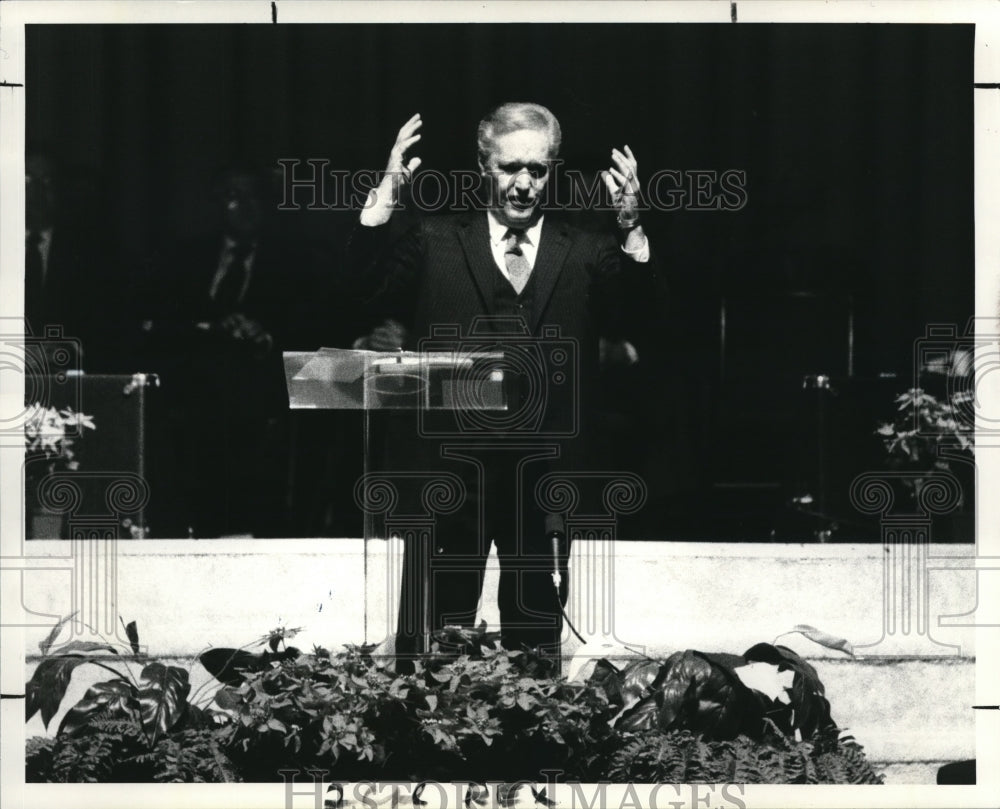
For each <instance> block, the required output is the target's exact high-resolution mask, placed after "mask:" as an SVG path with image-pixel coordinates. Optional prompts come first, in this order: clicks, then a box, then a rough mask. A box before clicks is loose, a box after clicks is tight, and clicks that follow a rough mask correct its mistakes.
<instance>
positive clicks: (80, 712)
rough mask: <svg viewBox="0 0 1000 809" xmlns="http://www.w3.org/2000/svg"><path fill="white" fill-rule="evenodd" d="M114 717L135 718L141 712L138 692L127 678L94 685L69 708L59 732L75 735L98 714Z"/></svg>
mask: <svg viewBox="0 0 1000 809" xmlns="http://www.w3.org/2000/svg"><path fill="white" fill-rule="evenodd" d="M102 713H107V714H109V715H110V716H111V717H113V718H118V719H123V718H124V719H134V718H136V716H137V715H138V713H139V700H138V692H137V691H136V688H135V686H134V685H132V683H130V682H127V681H126V680H108V681H106V682H103V683H96V684H94V685H92V686H91V687H90V688H89V689H88V690H87V693H86V694H84V695H83V699H81V700H80V701H79V702H78V703H76V705H74V706H73V707H72V708H70V709H69V711H68V712H67V713H66V715H65V716H64V717H63V720H62V722H61V723H60V724H59V733H60V734H66V735H69V736H71V735H73V734H75V733H76V732H77V731H79V730H81V729H82V728H84V727H86V725H87V723H88V722H89V721H90V719H91V718H92V717H94V716H96V715H97V714H102Z"/></svg>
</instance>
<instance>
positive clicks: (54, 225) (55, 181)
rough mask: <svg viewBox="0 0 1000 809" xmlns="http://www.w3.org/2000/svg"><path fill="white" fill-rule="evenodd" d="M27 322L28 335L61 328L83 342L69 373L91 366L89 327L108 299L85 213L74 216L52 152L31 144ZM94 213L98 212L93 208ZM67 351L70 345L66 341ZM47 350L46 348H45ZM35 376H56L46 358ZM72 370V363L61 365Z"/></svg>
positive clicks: (27, 155)
mask: <svg viewBox="0 0 1000 809" xmlns="http://www.w3.org/2000/svg"><path fill="white" fill-rule="evenodd" d="M24 179H25V187H24V203H25V205H24V219H25V234H24V238H25V242H24V317H25V321H26V325H25V330H26V333H28V334H31V335H32V336H34V337H35V338H44V336H45V333H46V327H49V326H58V327H61V329H62V333H63V337H65V338H70V339H73V340H79V341H80V342H81V344H83V345H81V350H80V352H79V354H78V355H77V356H75V357H73V358H72V359H71V362H70V364H69V367H75V366H78V365H80V366H83V367H89V366H90V365H91V359H92V355H95V354H97V353H99V352H96V351H93V350H92V349H93V347H94V346H93V344H94V340H93V339H91V338H92V335H91V333H90V332H91V331H92V330H90V329H88V325H91V324H92V323H93V322H96V321H97V320H98V319H99V317H98V316H97V315H96V314H95V313H96V312H97V311H98V307H100V306H101V305H102V303H103V301H102V300H101V296H106V291H105V290H103V289H102V288H101V287H102V280H103V279H102V278H101V277H100V273H101V272H102V271H103V269H104V268H105V265H106V262H105V261H102V260H100V259H99V258H98V256H99V255H100V251H99V250H98V249H97V239H96V237H95V233H97V232H98V230H99V228H97V227H94V226H93V225H92V224H89V223H87V221H86V216H85V215H84V214H85V213H88V212H85V211H81V210H74V208H75V207H76V206H74V205H72V203H70V204H67V201H66V199H65V194H64V193H63V189H62V186H63V183H62V182H61V180H62V177H61V172H60V171H59V170H58V166H57V161H56V160H55V159H54V157H53V156H52V154H51V153H50V152H49V150H48V149H46V148H44V147H43V146H41V145H39V144H29V145H28V148H27V150H26V152H25V178H24ZM89 207H90V208H91V209H92V208H93V207H95V206H89ZM60 344H61V345H66V343H65V342H62V341H60ZM43 345H44V343H43ZM38 360H39V364H37V365H33V367H32V369H31V370H32V371H34V372H40V373H48V372H54V370H55V368H54V366H51V364H49V365H46V364H45V359H44V356H39V357H38ZM59 365H60V367H66V363H59Z"/></svg>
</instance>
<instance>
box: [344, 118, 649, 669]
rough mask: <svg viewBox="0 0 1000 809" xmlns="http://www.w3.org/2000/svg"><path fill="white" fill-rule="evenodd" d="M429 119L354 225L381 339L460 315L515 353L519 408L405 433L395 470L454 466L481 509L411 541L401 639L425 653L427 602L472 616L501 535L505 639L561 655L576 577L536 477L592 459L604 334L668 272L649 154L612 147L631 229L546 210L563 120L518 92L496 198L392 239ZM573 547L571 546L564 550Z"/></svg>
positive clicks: (495, 171)
mask: <svg viewBox="0 0 1000 809" xmlns="http://www.w3.org/2000/svg"><path fill="white" fill-rule="evenodd" d="M421 123H422V122H421V119H420V116H419V115H416V116H414V117H413V118H411V119H410V120H409V121H408V122H407V123H406V124H405V125H404V126H403V127H402V128H401V129H400V131H399V134H398V137H397V139H396V142H395V144H394V146H393V149H392V151H391V153H390V157H389V161H388V165H387V169H386V173H385V176H384V178H383V180H382V182H381V183H380V185H379V186H378V187H377V188H376V189H375V190H374V191H373V192H372V194H371V195H370V196H369V199H368V201H367V204H366V205H365V208H364V210H363V211H362V213H361V216H360V227H359V228H358V229H357V230H356V233H355V235H354V237H353V239H352V246H351V251H352V261H354V262H361V263H363V264H365V265H366V266H367V267H368V269H369V272H373V273H374V275H375V277H376V278H377V281H378V290H377V293H376V294H375V296H374V299H375V300H376V301H377V302H378V304H379V312H380V313H381V314H382V315H383V316H385V318H386V319H385V320H384V322H383V323H382V325H381V326H379V327H378V328H376V329H374V330H373V331H372V333H371V335H370V337H369V338H368V341H367V346H368V347H370V348H373V349H376V350H395V349H398V348H411V349H418V348H421V347H422V346H425V345H426V344H425V343H424V342H423V341H425V340H427V339H428V338H433V337H435V336H436V335H437V334H439V333H440V328H439V327H442V326H447V327H451V328H452V329H456V328H457V330H458V332H459V334H460V336H461V340H460V341H459V343H460V344H461V342H462V341H463V340H464V345H465V346H468V345H470V344H471V345H473V346H474V347H478V348H482V349H483V350H490V349H499V350H500V351H502V352H503V353H504V354H505V360H504V365H505V368H504V372H505V374H504V387H505V394H506V401H507V410H506V411H505V412H504V413H503V414H502V418H500V419H499V421H498V420H496V419H494V420H493V421H492V422H490V423H491V424H492V425H493V427H495V428H496V429H488V430H485V431H477V430H476V429H475V428H472V429H469V430H467V431H465V432H463V431H461V430H459V431H458V433H456V434H455V435H454V436H453V437H452V438H451V439H448V440H447V441H441V440H434V439H432V438H430V437H429V433H433V432H434V430H433V429H430V430H428V429H426V428H427V426H428V422H427V421H426V420H425V421H424V422H422V426H423V427H424V428H425V429H424V430H423V432H422V434H420V435H416V434H414V433H413V431H412V430H411V432H410V433H409V437H407V436H406V435H405V433H404V431H397V433H396V434H394V435H392V437H391V444H392V447H393V449H394V453H393V459H394V460H392V461H391V462H389V466H390V468H391V469H399V468H402V467H403V466H407V467H410V468H412V469H414V470H420V471H425V472H430V471H438V470H441V471H444V470H448V471H452V472H454V473H456V474H458V475H459V476H460V477H461V479H463V480H464V481H465V482H466V488H467V490H468V492H469V495H470V496H469V503H468V508H465V509H459V511H457V512H456V513H455V514H452V515H445V516H443V517H439V518H438V522H437V524H436V526H435V540H434V547H433V548H432V549H431V551H430V559H429V560H422V559H421V558H420V555H419V554H420V552H419V549H418V548H416V547H415V546H411V545H408V546H407V547H406V550H405V554H406V558H405V560H404V577H403V592H402V595H401V607H400V616H399V624H398V627H397V634H396V652H397V655H400V656H404V655H406V654H408V653H413V652H415V651H420V648H421V645H422V644H421V641H422V638H421V636H420V632H419V630H418V631H414V627H418V628H419V627H422V625H423V616H420V615H418V616H416V617H415V616H414V613H419V612H421V611H422V610H423V609H424V607H423V605H424V604H425V603H427V604H429V613H430V614H429V624H430V626H429V628H430V629H436V628H440V627H441V626H442V625H446V624H462V625H470V624H471V623H472V622H473V620H474V618H475V614H476V607H477V604H478V601H479V597H480V591H481V587H482V575H483V566H484V563H485V560H486V557H487V555H488V553H489V549H490V544H491V542H492V543H494V544H495V545H496V548H497V554H498V557H499V561H500V566H501V579H500V590H499V597H498V600H499V607H500V615H501V638H502V641H503V643H504V645H505V646H506V647H507V648H518V647H520V646H526V647H529V648H538V649H541V650H543V651H545V652H547V653H549V654H552V655H553V656H555V657H557V656H558V649H559V640H560V635H561V627H562V620H561V619H562V615H561V608H562V606H563V604H564V603H565V598H566V590H565V586H564V585H563V587H562V588H561V590H560V592H559V593H558V594H557V592H556V590H555V588H554V586H553V582H554V580H555V577H553V576H552V575H551V574H552V573H553V567H554V565H553V550H552V545H551V544H550V542H549V538H548V537H546V532H545V529H544V528H543V526H544V525H545V511H544V509H542V508H541V507H540V505H539V503H538V500H537V496H536V485H537V483H538V481H539V480H540V479H541V477H542V475H544V474H545V473H547V472H550V471H554V470H556V471H557V470H559V469H570V468H572V469H576V470H581V469H583V470H585V469H587V468H588V467H587V461H586V458H587V441H586V435H587V430H588V402H590V401H592V400H593V398H594V396H593V388H592V386H593V383H594V380H595V379H596V370H597V363H598V339H599V337H601V336H610V337H615V336H617V335H618V333H619V332H620V331H621V329H622V325H623V322H624V321H625V320H626V319H627V311H626V309H627V307H626V306H625V305H624V304H627V302H628V298H629V297H630V294H632V295H635V294H640V290H643V289H646V290H651V289H653V288H654V287H656V286H657V279H656V277H655V272H654V270H653V267H652V264H651V263H650V251H649V244H648V241H647V239H646V235H645V233H644V232H643V229H642V226H641V225H640V224H639V215H638V200H637V193H638V179H637V177H636V168H637V164H636V159H635V156H634V155H633V154H632V152H631V150H630V149H629V148H628V147H627V146H626V147H625V148H624V150H623V151H619V150H618V149H614V150H612V153H611V159H612V164H613V165H612V167H611V168H610V169H609V170H608V171H606V172H604V173H603V176H604V181H605V184H606V186H607V189H608V191H609V192H610V194H611V197H612V199H613V202H614V205H615V208H616V210H617V212H618V217H617V236H618V238H617V240H616V239H615V238H614V237H612V236H611V235H610V234H595V233H588V232H584V231H581V230H578V229H576V228H574V227H572V226H570V225H569V224H567V223H563V222H559V221H557V220H556V219H555V217H552V216H547V215H546V213H545V210H544V208H543V202H544V199H545V191H546V186H547V183H548V181H549V178H550V177H551V173H552V169H553V167H554V161H555V159H556V157H557V155H558V152H559V146H560V142H561V130H560V127H559V123H558V121H557V120H556V118H555V117H554V116H553V115H552V113H551V112H549V110H547V109H546V108H544V107H542V106H540V105H537V104H522V103H514V104H504V105H502V106H500V107H498V108H497V109H495V110H494V111H493V112H491V113H490V114H489V115H487V116H486V117H485V118H484V119H483V121H482V122H481V123H480V125H479V131H478V150H479V170H480V173H481V176H482V177H483V178H484V180H485V182H486V185H487V189H488V191H489V193H488V200H487V204H486V206H485V207H486V210H479V211H474V212H472V213H466V214H459V215H449V216H443V217H428V218H425V219H423V220H422V221H421V222H420V223H419V224H418V225H417V226H416V227H414V228H413V229H412V230H410V231H409V232H408V233H407V234H406V235H404V236H403V237H402V238H401V239H400V240H398V241H397V242H396V243H395V244H392V245H391V246H390V247H387V246H386V242H387V241H388V238H387V235H386V233H385V231H386V230H387V223H388V222H389V220H390V218H391V216H392V213H393V210H394V208H395V207H396V205H397V204H398V201H399V199H400V193H401V189H402V188H403V186H404V185H405V184H406V183H407V182H408V181H409V179H410V178H411V177H412V174H413V172H414V170H415V169H416V168H417V167H418V166H419V164H420V158H418V157H413V158H411V159H409V160H407V157H406V155H407V152H408V150H409V149H410V148H411V147H412V146H413V145H414V144H415V143H416V142H417V140H419V139H420V134H419V131H418V130H419V128H420V126H421ZM373 255H374V256H376V258H375V259H372V258H371V257H372V256H373ZM484 329H485V330H486V331H484ZM574 355H575V360H576V363H575V367H574V362H573V361H572V359H573V357H574ZM568 360H569V361H568ZM560 380H561V381H560ZM549 524H550V525H555V524H554V523H549ZM567 553H568V548H567V547H565V545H564V546H563V547H562V548H561V549H560V550H559V556H560V557H561V558H560V560H559V563H560V564H562V563H564V561H565V557H566V555H567ZM425 567H426V568H429V571H428V572H427V575H426V576H425V575H424V573H422V572H421V571H422V570H424V569H425ZM425 579H426V580H429V582H430V584H429V585H427V581H425ZM425 586H429V587H430V592H429V593H425V592H424V587H425Z"/></svg>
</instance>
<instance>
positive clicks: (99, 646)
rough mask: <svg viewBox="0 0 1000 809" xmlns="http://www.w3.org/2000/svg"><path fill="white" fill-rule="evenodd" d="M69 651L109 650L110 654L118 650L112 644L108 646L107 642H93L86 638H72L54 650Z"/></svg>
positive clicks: (59, 652) (65, 652) (61, 652)
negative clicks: (72, 639)
mask: <svg viewBox="0 0 1000 809" xmlns="http://www.w3.org/2000/svg"><path fill="white" fill-rule="evenodd" d="M70 652H111V654H118V650H117V649H116V648H115V647H114V646H109V645H108V644H107V643H94V642H93V641H87V640H74V641H70V642H69V643H67V644H66V645H65V646H60V647H59V648H58V649H57V650H56V654H61V655H62V654H68V653H70Z"/></svg>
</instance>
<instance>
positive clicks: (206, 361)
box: [142, 167, 325, 537]
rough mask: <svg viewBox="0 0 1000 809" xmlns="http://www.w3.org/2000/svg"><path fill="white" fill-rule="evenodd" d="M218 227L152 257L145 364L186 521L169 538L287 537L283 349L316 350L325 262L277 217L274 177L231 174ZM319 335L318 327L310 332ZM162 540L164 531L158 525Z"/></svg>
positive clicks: (218, 196)
mask: <svg viewBox="0 0 1000 809" xmlns="http://www.w3.org/2000/svg"><path fill="white" fill-rule="evenodd" d="M213 199H214V203H215V214H216V217H217V221H216V222H215V223H214V224H215V226H214V227H213V229H211V230H210V231H209V232H207V233H205V234H203V235H201V236H198V237H195V238H192V239H188V240H185V241H181V242H180V243H179V244H178V245H176V246H175V247H172V248H171V249H168V250H166V251H164V252H163V254H162V255H160V256H158V257H156V258H155V259H154V260H153V261H152V262H151V263H150V268H151V271H152V277H151V278H150V279H149V281H148V283H147V285H146V286H147V294H146V300H145V303H144V304H143V307H144V311H145V314H146V319H145V320H144V322H143V325H142V329H143V332H144V342H145V353H146V364H147V365H148V369H149V370H151V371H155V372H158V373H159V374H160V377H161V383H162V396H163V399H164V404H165V407H164V411H165V416H166V422H167V423H166V424H165V435H164V436H163V439H164V441H163V449H164V451H165V452H167V453H169V454H170V458H169V461H168V466H169V467H170V468H171V469H170V471H171V474H170V475H164V477H165V478H166V479H169V480H171V481H172V483H171V487H172V488H176V489H177V490H178V491H176V492H175V496H176V497H177V499H178V501H179V502H177V503H176V507H174V508H171V509H169V511H171V512H173V513H175V515H176V517H177V521H176V523H175V524H174V525H172V526H170V527H169V528H168V529H166V530H167V531H168V533H169V534H171V535H172V534H180V535H182V536H184V535H193V536H197V537H205V536H223V535H233V534H252V535H254V536H284V535H286V534H287V533H288V530H287V516H288V513H287V512H288V497H289V491H288V484H289V480H288V399H287V393H286V390H285V379H284V370H283V366H282V357H281V352H282V351H284V350H290V349H308V350H312V349H315V348H316V347H317V346H318V345H319V343H320V342H321V338H320V336H319V335H318V333H316V331H315V330H316V329H317V328H318V327H319V326H321V325H322V322H323V321H322V320H321V319H320V318H319V317H318V313H316V312H312V311H307V309H308V307H309V306H310V305H311V304H310V302H313V301H317V300H324V299H325V292H324V291H323V290H319V289H317V287H316V283H317V282H316V278H317V277H321V276H318V271H317V272H316V273H314V268H318V267H320V266H322V265H323V263H324V261H323V259H322V258H321V257H320V256H318V255H317V253H316V251H314V250H312V249H311V248H309V247H305V246H303V245H302V244H301V242H300V241H298V240H291V239H289V238H286V237H285V236H284V235H283V234H282V233H281V232H280V231H279V230H278V229H277V228H276V227H275V226H274V222H273V221H271V217H269V216H268V214H269V212H270V211H273V210H274V208H275V205H274V204H273V200H272V199H271V198H270V193H269V186H268V183H267V181H266V178H265V177H264V176H263V175H262V174H261V173H258V172H256V171H253V170H251V169H247V168H243V167H240V168H234V169H230V170H227V171H225V172H224V173H222V174H221V176H220V177H219V178H218V180H217V182H216V184H215V188H214V194H213ZM310 330H313V331H312V332H310ZM158 533H160V534H161V535H162V532H158Z"/></svg>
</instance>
